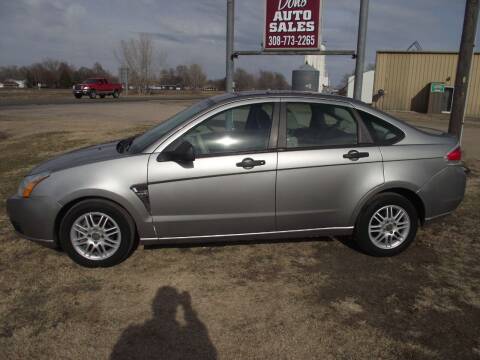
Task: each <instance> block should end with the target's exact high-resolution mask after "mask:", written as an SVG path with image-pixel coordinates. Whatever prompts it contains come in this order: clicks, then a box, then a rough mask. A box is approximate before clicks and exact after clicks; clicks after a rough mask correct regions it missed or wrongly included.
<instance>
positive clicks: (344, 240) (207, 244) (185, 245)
mask: <svg viewBox="0 0 480 360" xmlns="http://www.w3.org/2000/svg"><path fill="white" fill-rule="evenodd" d="M334 241H338V242H339V243H341V244H342V245H344V246H345V247H347V248H349V249H350V250H352V251H356V252H362V251H361V250H360V249H359V248H358V246H357V245H356V243H355V241H353V239H352V237H351V236H318V237H298V238H289V239H261V240H260V239H259V240H233V241H227V240H221V241H208V240H204V241H200V242H182V243H178V244H174V243H173V244H172V243H165V244H155V245H144V246H143V247H144V249H145V250H158V249H171V248H172V249H190V248H215V247H226V246H248V245H263V244H290V243H314V242H334Z"/></svg>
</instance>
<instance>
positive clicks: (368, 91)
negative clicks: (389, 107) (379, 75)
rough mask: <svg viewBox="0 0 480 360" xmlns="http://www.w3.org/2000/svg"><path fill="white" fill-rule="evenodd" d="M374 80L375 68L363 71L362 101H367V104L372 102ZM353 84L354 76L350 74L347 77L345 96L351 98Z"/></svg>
mask: <svg viewBox="0 0 480 360" xmlns="http://www.w3.org/2000/svg"><path fill="white" fill-rule="evenodd" d="M374 80H375V70H370V71H366V72H364V73H363V84H362V101H363V102H364V103H367V104H371V103H372V97H373V82H374ZM354 86H355V76H354V75H352V76H350V77H349V78H348V91H347V96H348V97H350V98H353V88H354Z"/></svg>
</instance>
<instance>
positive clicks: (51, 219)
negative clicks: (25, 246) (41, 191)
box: [7, 196, 61, 247]
mask: <svg viewBox="0 0 480 360" xmlns="http://www.w3.org/2000/svg"><path fill="white" fill-rule="evenodd" d="M60 209H61V206H60V204H58V203H56V202H55V201H52V200H51V199H50V198H47V197H31V198H29V199H24V198H22V197H19V196H13V197H11V198H10V199H8V200H7V214H8V217H9V218H10V222H11V223H12V225H13V227H14V229H15V231H16V232H17V233H18V234H19V235H20V236H22V237H23V238H25V239H28V240H32V241H35V242H38V243H42V244H44V245H47V246H51V247H55V246H56V236H55V218H56V216H57V214H58V213H59V211H60Z"/></svg>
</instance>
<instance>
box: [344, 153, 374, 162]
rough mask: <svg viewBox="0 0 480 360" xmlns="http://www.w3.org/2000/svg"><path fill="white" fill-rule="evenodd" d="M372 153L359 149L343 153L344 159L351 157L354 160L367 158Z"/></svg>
mask: <svg viewBox="0 0 480 360" xmlns="http://www.w3.org/2000/svg"><path fill="white" fill-rule="evenodd" d="M369 156H370V154H369V153H368V152H358V151H357V150H350V151H349V152H348V153H347V154H343V158H344V159H350V160H352V161H357V160H358V159H361V158H367V157H369Z"/></svg>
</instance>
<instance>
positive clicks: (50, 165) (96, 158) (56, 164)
mask: <svg viewBox="0 0 480 360" xmlns="http://www.w3.org/2000/svg"><path fill="white" fill-rule="evenodd" d="M117 143H118V142H111V143H106V144H100V145H94V146H89V147H86V148H82V149H78V150H74V151H71V152H68V153H66V154H63V155H60V156H57V157H55V158H53V159H50V160H47V161H45V162H43V163H41V164H40V165H38V166H36V167H35V168H33V169H32V170H31V171H30V173H29V175H35V174H38V173H41V172H45V171H50V172H54V171H59V170H64V169H68V168H72V167H75V166H80V165H86V164H91V163H95V162H100V161H106V160H113V159H117V158H121V157H125V156H128V155H129V154H120V153H119V152H118V151H117V147H116V146H117Z"/></svg>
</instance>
